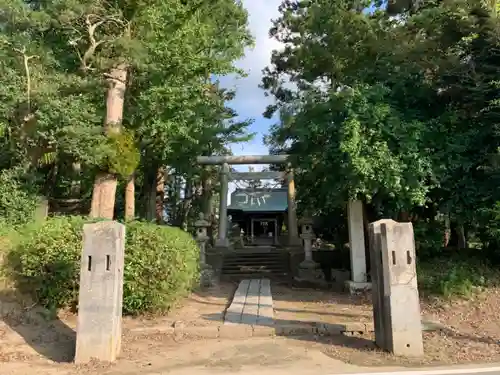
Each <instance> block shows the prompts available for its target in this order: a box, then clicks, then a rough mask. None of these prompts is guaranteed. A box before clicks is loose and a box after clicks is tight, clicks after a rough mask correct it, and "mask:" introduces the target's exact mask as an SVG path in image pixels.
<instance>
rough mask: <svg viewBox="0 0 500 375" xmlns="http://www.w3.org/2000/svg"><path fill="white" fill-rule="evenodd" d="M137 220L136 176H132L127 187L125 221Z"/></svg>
mask: <svg viewBox="0 0 500 375" xmlns="http://www.w3.org/2000/svg"><path fill="white" fill-rule="evenodd" d="M134 218H135V176H134V175H133V174H132V175H130V177H129V178H128V180H127V186H125V220H127V221H130V220H134Z"/></svg>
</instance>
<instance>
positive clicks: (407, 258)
mask: <svg viewBox="0 0 500 375" xmlns="http://www.w3.org/2000/svg"><path fill="white" fill-rule="evenodd" d="M380 244H381V254H382V278H383V282H382V285H383V289H382V290H383V293H384V295H383V300H384V301H383V309H382V312H383V314H384V318H383V319H382V323H383V327H384V334H383V344H384V345H385V347H384V349H386V350H388V351H390V352H392V353H394V354H395V355H402V356H422V355H424V347H423V342H422V322H421V315H420V300H419V295H418V287H417V269H416V264H415V259H416V253H415V239H414V235H413V226H412V224H411V223H397V222H395V221H392V220H391V221H387V222H385V223H381V224H380Z"/></svg>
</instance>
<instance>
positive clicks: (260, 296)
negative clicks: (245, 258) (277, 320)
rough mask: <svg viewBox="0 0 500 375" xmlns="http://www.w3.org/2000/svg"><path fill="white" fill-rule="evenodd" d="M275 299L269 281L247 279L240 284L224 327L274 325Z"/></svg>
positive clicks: (228, 310)
mask: <svg viewBox="0 0 500 375" xmlns="http://www.w3.org/2000/svg"><path fill="white" fill-rule="evenodd" d="M273 315H274V312H273V297H272V296H271V281H270V280H269V279H251V280H250V279H247V280H243V281H241V282H240V285H239V286H238V289H237V290H236V292H235V293H234V298H233V302H232V303H231V305H230V306H229V308H228V309H227V312H226V317H225V320H224V325H231V324H248V325H260V326H272V325H273Z"/></svg>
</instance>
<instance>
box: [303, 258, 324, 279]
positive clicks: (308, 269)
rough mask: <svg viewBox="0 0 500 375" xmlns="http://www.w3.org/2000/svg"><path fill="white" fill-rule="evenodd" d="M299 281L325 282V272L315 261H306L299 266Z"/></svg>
mask: <svg viewBox="0 0 500 375" xmlns="http://www.w3.org/2000/svg"><path fill="white" fill-rule="evenodd" d="M298 271H299V272H298V279H299V280H302V281H323V280H324V279H325V278H324V275H323V271H322V270H321V269H320V268H319V264H318V263H316V262H315V261H313V260H304V261H302V262H301V263H300V265H299V270H298Z"/></svg>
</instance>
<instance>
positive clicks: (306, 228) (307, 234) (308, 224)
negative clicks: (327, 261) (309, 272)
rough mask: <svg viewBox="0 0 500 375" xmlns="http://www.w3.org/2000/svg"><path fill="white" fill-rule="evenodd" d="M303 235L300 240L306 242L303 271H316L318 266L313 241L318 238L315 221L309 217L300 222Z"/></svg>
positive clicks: (302, 264)
mask: <svg viewBox="0 0 500 375" xmlns="http://www.w3.org/2000/svg"><path fill="white" fill-rule="evenodd" d="M299 225H300V226H301V229H302V233H301V235H300V238H302V239H303V240H304V260H303V261H302V263H300V268H302V269H316V268H317V267H318V264H317V263H316V262H315V261H314V260H313V256H312V241H313V240H314V239H315V238H316V236H315V235H314V232H313V220H312V219H311V218H310V217H309V216H306V217H303V218H302V219H300V220H299Z"/></svg>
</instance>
